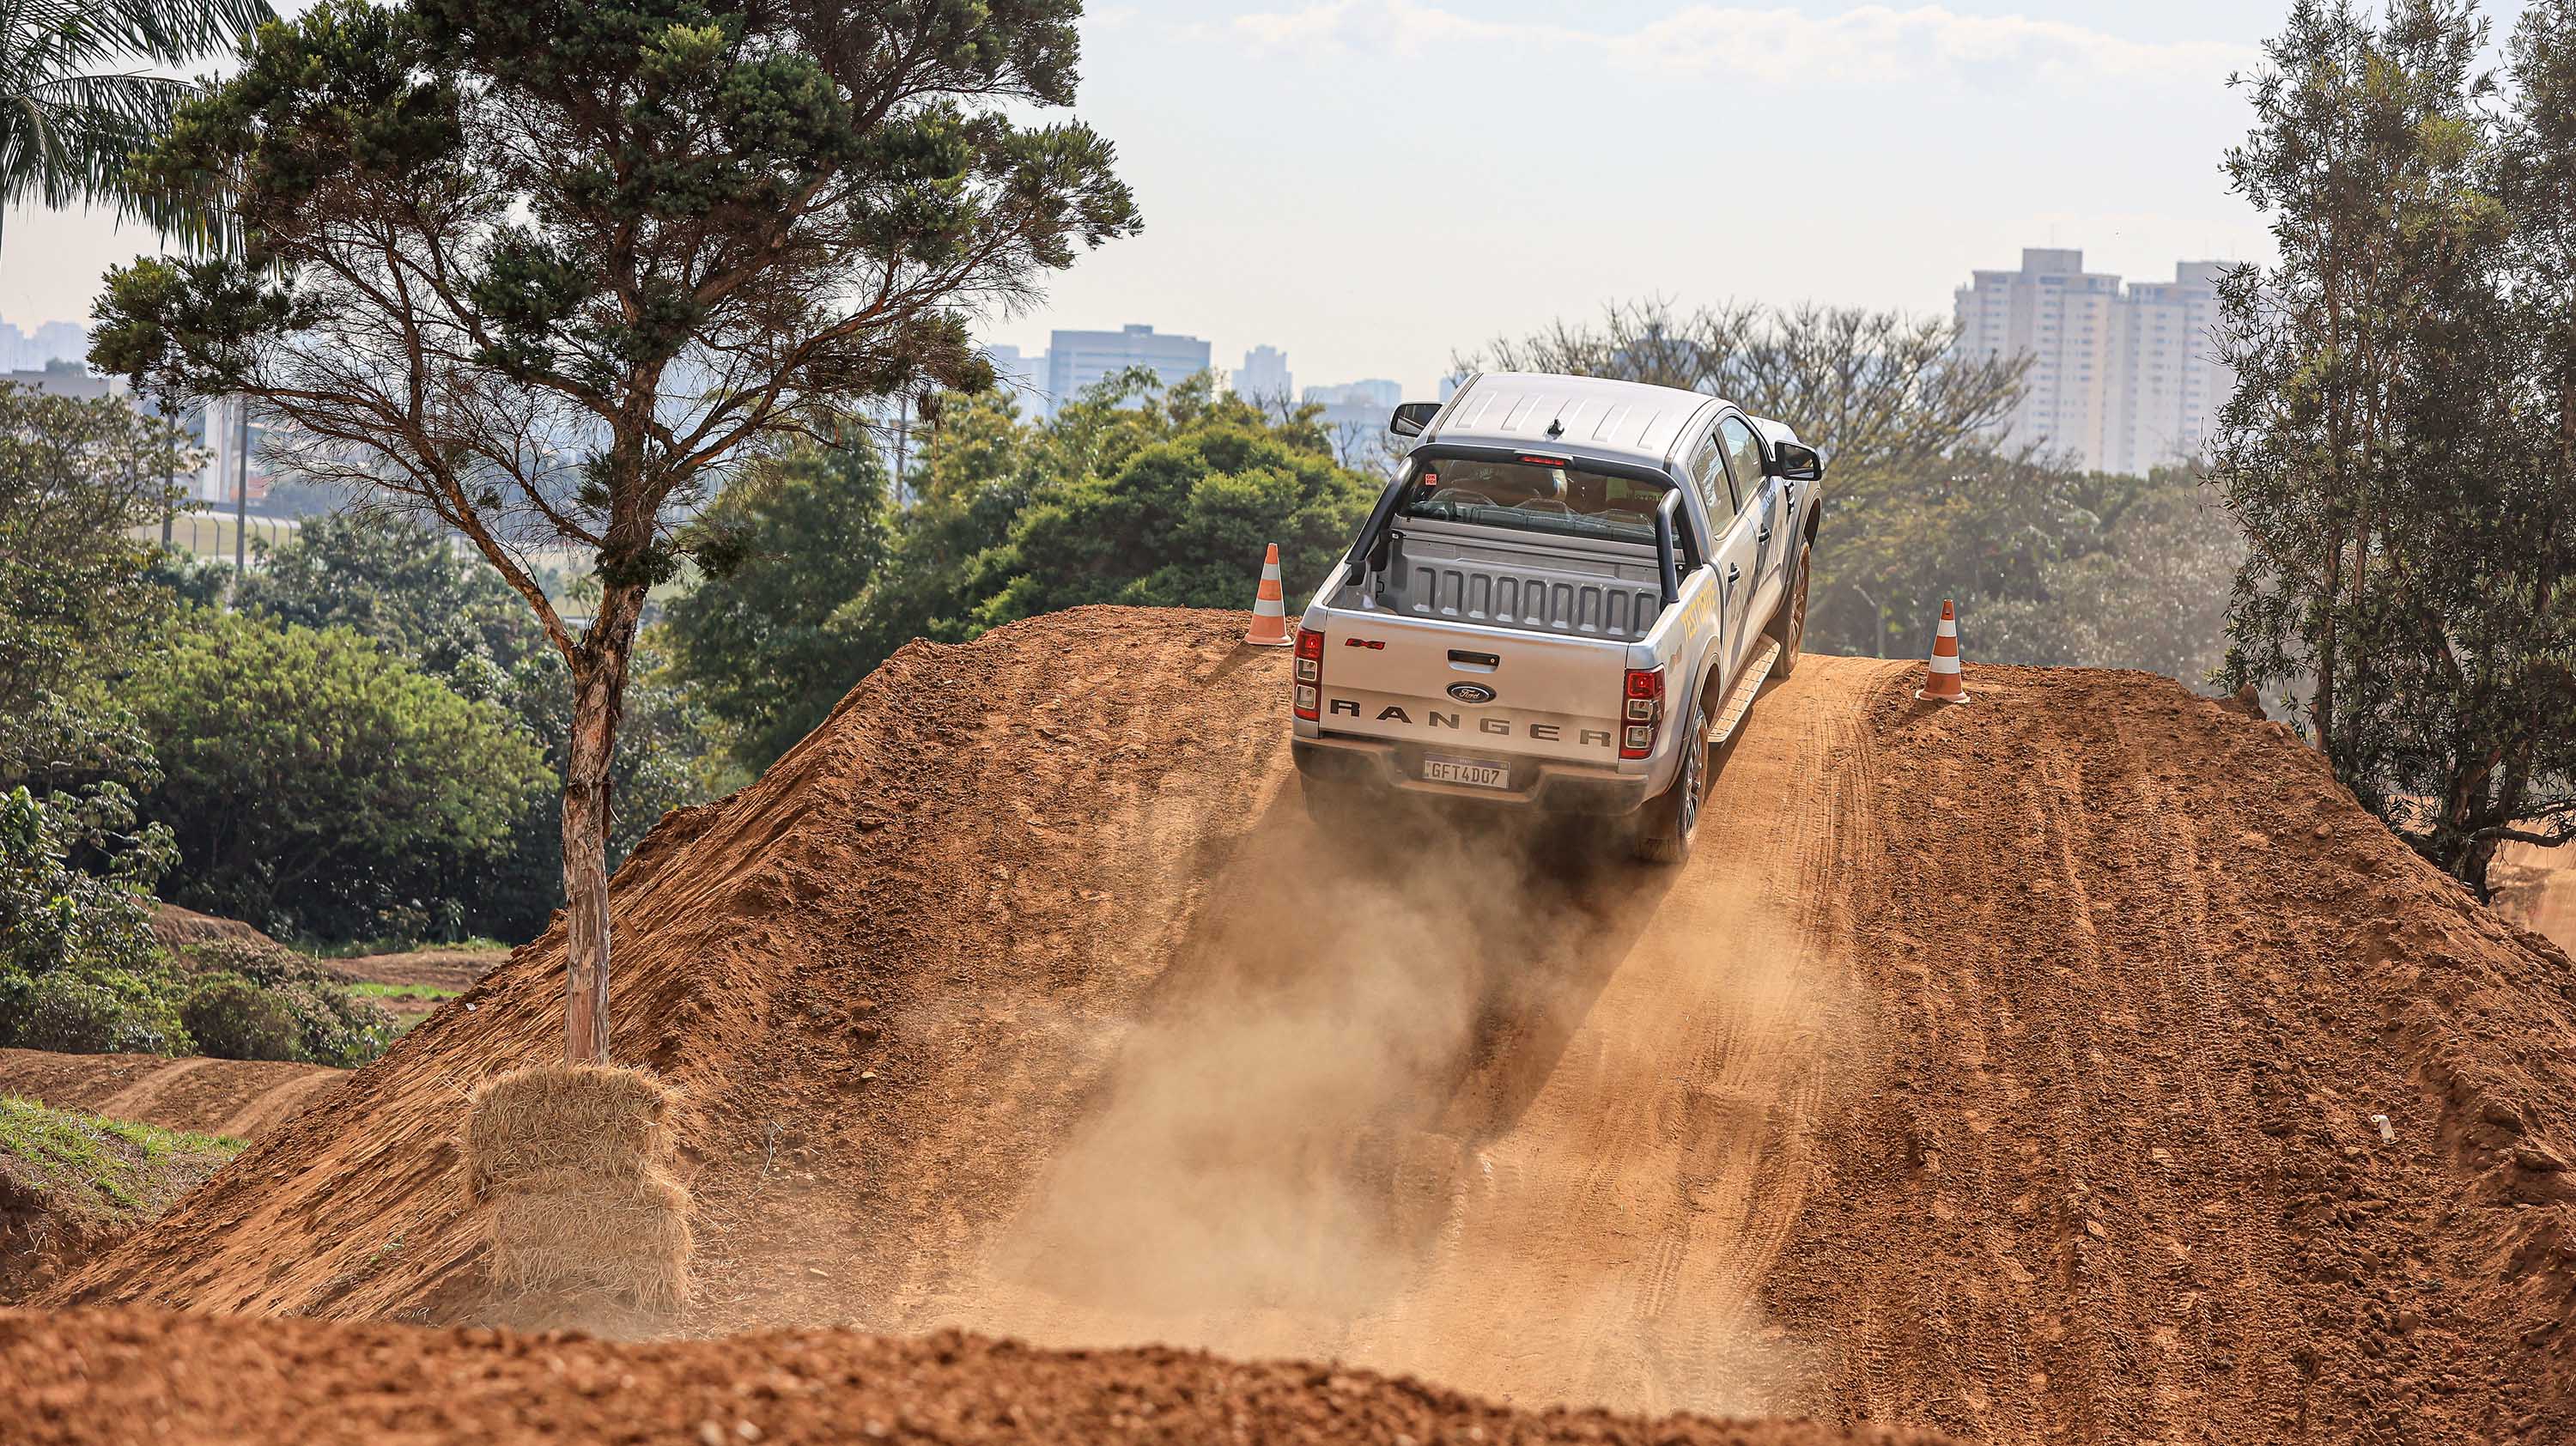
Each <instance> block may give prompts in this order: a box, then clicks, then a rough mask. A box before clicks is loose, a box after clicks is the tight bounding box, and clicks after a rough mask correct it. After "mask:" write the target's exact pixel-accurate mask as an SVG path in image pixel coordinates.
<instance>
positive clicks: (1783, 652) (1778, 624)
mask: <svg viewBox="0 0 2576 1446" xmlns="http://www.w3.org/2000/svg"><path fill="white" fill-rule="evenodd" d="M1814 551H1815V549H1814V548H1813V547H1811V546H1809V545H1808V544H1806V543H1804V542H1801V543H1799V544H1798V580H1797V581H1796V582H1795V583H1792V584H1791V585H1790V588H1789V596H1788V599H1787V600H1786V601H1784V602H1782V603H1781V604H1780V615H1779V616H1778V617H1776V618H1773V619H1772V620H1771V628H1770V632H1771V636H1772V637H1774V638H1777V639H1779V640H1780V661H1778V662H1776V663H1773V664H1772V665H1771V676H1772V677H1774V678H1786V677H1788V676H1789V675H1790V674H1791V673H1794V672H1796V671H1798V648H1799V645H1800V644H1802V643H1804V642H1806V640H1807V563H1808V560H1809V555H1810V554H1811V553H1813V552H1814Z"/></svg>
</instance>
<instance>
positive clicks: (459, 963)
mask: <svg viewBox="0 0 2576 1446" xmlns="http://www.w3.org/2000/svg"><path fill="white" fill-rule="evenodd" d="M509 958H510V954H509V951H508V950H506V949H414V950H411V951H409V952H406V953H401V954H360V955H356V956H354V957H352V958H348V959H328V960H324V961H323V967H324V968H327V969H329V970H330V971H331V972H332V973H334V974H337V975H339V976H340V977H341V978H343V979H349V980H354V981H356V982H358V983H362V984H429V985H435V986H436V987H438V988H440V989H456V990H465V989H471V988H473V987H474V984H475V981H476V980H479V979H481V978H482V977H483V976H484V975H486V974H489V973H491V972H492V971H493V970H495V969H498V968H500V967H501V966H502V965H503V964H505V963H507V962H509ZM376 1002H377V1003H379V1004H384V1005H392V1004H394V1003H397V1002H398V1001H395V1000H390V999H379V1000H377V1001H376Z"/></svg>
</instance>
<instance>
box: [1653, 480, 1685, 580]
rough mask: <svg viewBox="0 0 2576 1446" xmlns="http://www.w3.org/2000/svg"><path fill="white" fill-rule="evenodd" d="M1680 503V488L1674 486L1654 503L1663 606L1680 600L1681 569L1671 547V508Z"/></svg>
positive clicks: (1656, 547) (1656, 554)
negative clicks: (1662, 587) (1662, 580)
mask: <svg viewBox="0 0 2576 1446" xmlns="http://www.w3.org/2000/svg"><path fill="white" fill-rule="evenodd" d="M1681 505H1682V489H1680V488H1679V487H1674V488H1670V489H1668V490H1667V491H1666V492H1665V493H1664V500H1663V501H1661V502H1658V503H1656V504H1655V562H1656V565H1657V566H1658V568H1659V569H1660V570H1661V571H1662V573H1663V579H1664V606H1666V607H1671V606H1672V605H1673V604H1675V603H1677V602H1680V601H1681V600H1682V570H1681V563H1680V561H1679V559H1678V558H1677V557H1676V556H1675V555H1674V548H1673V509H1674V508H1676V507H1679V506H1681Z"/></svg>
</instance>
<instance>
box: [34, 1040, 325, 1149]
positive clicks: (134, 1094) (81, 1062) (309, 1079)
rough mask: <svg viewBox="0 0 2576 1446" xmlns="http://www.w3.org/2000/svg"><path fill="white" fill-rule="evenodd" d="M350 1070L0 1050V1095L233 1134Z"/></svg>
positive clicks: (288, 1111) (281, 1113)
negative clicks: (16, 1096)
mask: <svg viewBox="0 0 2576 1446" xmlns="http://www.w3.org/2000/svg"><path fill="white" fill-rule="evenodd" d="M348 1077H349V1072H348V1071H347V1070H342V1069H331V1068H328V1067H326V1066H323V1065H318V1064H288V1063H272V1062H270V1061H266V1060H249V1059H193V1058H190V1059H170V1058H166V1057H164V1056H161V1055H154V1054H48V1053H46V1052H44V1051H43V1050H35V1049H0V1095H18V1096H21V1097H23V1098H26V1099H32V1100H36V1101H38V1102H40V1103H43V1104H48V1105H51V1106H53V1107H54V1108H55V1109H58V1110H78V1111H80V1112H82V1113H84V1114H92V1115H105V1116H107V1117H108V1118H109V1119H112V1120H141V1121H143V1122H144V1123H145V1124H149V1125H159V1126H161V1127H162V1128H164V1129H170V1130H193V1131H195V1132H196V1133H198V1134H201V1135H230V1136H232V1137H233V1138H235V1139H239V1140H248V1139H255V1138H257V1137H258V1136H260V1135H262V1134H264V1133H266V1132H267V1131H268V1130H270V1129H271V1128H273V1127H275V1126H277V1125H280V1124H283V1123H284V1122H285V1121H286V1120H287V1119H288V1118H289V1117H290V1116H292V1115H293V1114H294V1113H295V1112H296V1111H297V1110H300V1109H302V1108H304V1107H305V1106H306V1105H308V1104H311V1103H313V1102H314V1101H315V1100H317V1099H320V1098H321V1097H322V1096H324V1095H326V1094H328V1093H329V1092H330V1089H331V1086H332V1085H333V1084H335V1083H337V1082H339V1081H341V1080H344V1079H347V1078H348Z"/></svg>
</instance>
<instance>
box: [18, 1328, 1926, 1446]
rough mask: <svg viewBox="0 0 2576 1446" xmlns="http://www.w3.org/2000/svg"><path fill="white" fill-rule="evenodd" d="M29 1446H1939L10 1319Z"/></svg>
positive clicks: (385, 1334) (1001, 1360)
mask: <svg viewBox="0 0 2576 1446" xmlns="http://www.w3.org/2000/svg"><path fill="white" fill-rule="evenodd" d="M0 1401H7V1402H9V1403H10V1418H11V1419H10V1420H9V1421H8V1424H7V1427H6V1431H5V1439H7V1440H8V1441H10V1442H11V1443H12V1446H124V1443H129V1442H135V1441H144V1440H170V1441H300V1442H317V1443H323V1442H350V1443H367V1446H372V1443H376V1442H382V1441H412V1442H450V1441H453V1442H472V1443H475V1446H515V1443H521V1442H545V1441H599V1442H695V1443H706V1446H741V1443H749V1442H762V1443H768V1446H809V1443H810V1446H841V1443H844V1442H850V1441H890V1442H916V1443H926V1442H937V1443H942V1446H966V1443H973V1442H1006V1441H1007V1442H1032V1443H1034V1442H1068V1443H1071V1442H1094V1441H1121V1442H1139V1443H1143V1442H1166V1443H1172V1446H1183V1443H1187V1446H1197V1443H1201V1442H1209V1441H1228V1440H1230V1441H1277V1442H1344V1441H1372V1442H1398V1443H1401V1442H1420V1443H1431V1442H1443V1443H1448V1442H1454V1443H1461V1446H1464V1443H1470V1442H1482V1443H1513V1442H1532V1443H1536V1442H1599V1443H1605V1446H1606V1443H1638V1446H1645V1443H1654V1446H1861V1443H1877V1446H1936V1443H1937V1442H1938V1440H1939V1439H1940V1438H1937V1437H1934V1436H1932V1435H1930V1434H1918V1433H1915V1432H1909V1431H1892V1430H1862V1431H1845V1430H1841V1429H1838V1428H1834V1427H1828V1426H1819V1425H1813V1424H1808V1423H1800V1422H1789V1423H1774V1422H1760V1423H1726V1422H1716V1421H1704V1420H1697V1419H1692V1418H1686V1417H1677V1418H1670V1419H1666V1420H1662V1421H1651V1422H1650V1421H1645V1420H1641V1419H1638V1418H1635V1417H1622V1416H1613V1415H1609V1414H1607V1413H1604V1412H1598V1411H1580V1412H1574V1411H1549V1412H1546V1413H1544V1414H1539V1413H1532V1412H1527V1411H1513V1410H1509V1409H1506V1408H1503V1407H1499V1406H1495V1405H1491V1404H1489V1403H1486V1402H1483V1401H1478V1400H1474V1399H1471V1398H1469V1397H1465V1396H1461V1395H1457V1394H1455V1393H1453V1392H1449V1391H1443V1390H1440V1389H1437V1388H1435V1387H1429V1386H1424V1385H1420V1384H1417V1383H1415V1382H1412V1381H1405V1380H1389V1379H1386V1378H1384V1377H1381V1376H1375V1375H1371V1374H1369V1373H1368V1372H1365V1371H1349V1370H1340V1369H1336V1368H1332V1367H1325V1366H1306V1365H1294V1364H1255V1365H1238V1364H1236V1363H1233V1362H1230V1361H1226V1360H1221V1359H1219V1358H1217V1357H1214V1356H1210V1355H1206V1354H1204V1353H1200V1352H1194V1351H1177V1350H1168V1349H1158V1348H1146V1349H1139V1350H1119V1351H1071V1352H1050V1351H1039V1350H1033V1349H1030V1348H1028V1347H1026V1346H1020V1345H1015V1344H1012V1343H1009V1342H996V1341H990V1340H984V1339H980V1338H977V1337H973V1336H966V1335H960V1334H955V1333H946V1334H941V1335H937V1336H933V1337H930V1338H927V1339H920V1340H906V1341H892V1340H885V1339H880V1338H876V1337H870V1336H862V1335H853V1334H850V1333H848V1332H840V1331H831V1332H806V1333H777V1334H766V1335H755V1336H740V1337H735V1338H732V1339H728V1340H720V1341H674V1342H661V1343H654V1344H647V1345H614V1344H608V1343H604V1342H600V1341H594V1340H586V1339H583V1338H581V1337H579V1336H565V1335H556V1334H546V1335H537V1336H521V1335H514V1334H511V1333H509V1332H506V1331H496V1330H485V1329H475V1328H470V1327H469V1328H462V1329H455V1330H445V1331H431V1330H416V1329H412V1328H408V1327H403V1326H384V1325H336V1324H322V1323H317V1322H310V1321H293V1320H277V1321H239V1320H223V1319H215V1318H211V1317H205V1316H187V1315H166V1314H159V1313H154V1312H147V1311H101V1312H92V1311H76V1312H66V1313H61V1314H55V1315H37V1314H13V1313H9V1312H5V1311H0Z"/></svg>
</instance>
